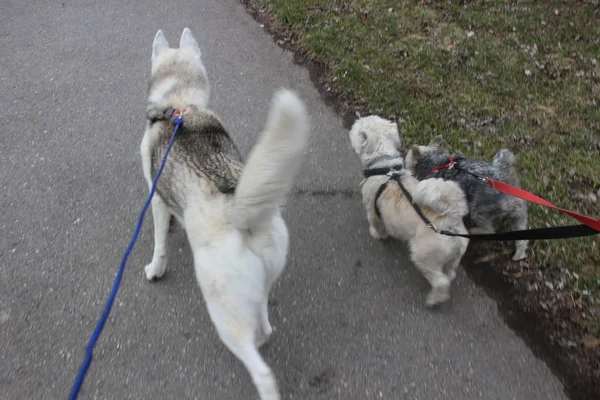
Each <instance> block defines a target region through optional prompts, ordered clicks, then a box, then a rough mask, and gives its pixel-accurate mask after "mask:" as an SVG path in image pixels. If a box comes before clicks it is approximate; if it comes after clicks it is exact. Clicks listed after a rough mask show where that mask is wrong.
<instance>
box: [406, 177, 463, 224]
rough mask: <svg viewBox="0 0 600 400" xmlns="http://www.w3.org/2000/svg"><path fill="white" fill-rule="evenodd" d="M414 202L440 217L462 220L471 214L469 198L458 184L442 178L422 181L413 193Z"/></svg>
mask: <svg viewBox="0 0 600 400" xmlns="http://www.w3.org/2000/svg"><path fill="white" fill-rule="evenodd" d="M413 200H414V201H415V203H417V204H419V205H422V206H425V207H428V208H430V209H432V210H433V211H435V212H436V213H438V214H439V215H452V216H454V217H457V218H462V217H464V216H465V215H467V214H468V213H469V206H468V204H467V198H466V196H465V193H464V192H463V191H462V189H461V188H460V186H459V185H458V183H456V182H453V181H445V180H443V179H441V178H430V179H425V180H423V181H420V182H419V183H418V184H417V186H416V188H415V191H414V193H413Z"/></svg>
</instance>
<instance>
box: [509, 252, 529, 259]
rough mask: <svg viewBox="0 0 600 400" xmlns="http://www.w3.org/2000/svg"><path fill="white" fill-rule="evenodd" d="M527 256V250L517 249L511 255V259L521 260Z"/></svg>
mask: <svg viewBox="0 0 600 400" xmlns="http://www.w3.org/2000/svg"><path fill="white" fill-rule="evenodd" d="M525 258H527V252H526V251H525V250H517V251H516V252H515V255H514V256H513V258H512V259H513V261H521V260H524V259H525Z"/></svg>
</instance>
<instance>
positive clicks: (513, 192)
mask: <svg viewBox="0 0 600 400" xmlns="http://www.w3.org/2000/svg"><path fill="white" fill-rule="evenodd" d="M453 168H456V169H457V170H459V171H463V172H465V173H467V174H469V175H471V176H474V177H475V178H477V179H479V180H481V181H484V182H486V183H487V184H488V185H489V186H490V187H491V188H492V189H495V190H497V191H499V192H502V193H504V194H507V195H509V196H513V197H517V198H519V199H522V200H525V201H528V202H530V203H535V204H539V205H542V206H546V207H550V208H553V209H555V210H558V211H560V212H563V213H565V214H567V215H569V216H571V217H573V218H575V219H576V220H577V221H579V222H581V223H583V224H585V225H587V226H589V227H590V228H592V229H594V230H595V231H596V232H600V220H598V219H596V218H592V217H588V216H586V215H582V214H579V213H576V212H574V211H570V210H566V209H564V208H560V207H558V206H555V205H554V204H552V203H550V202H549V201H546V200H544V199H542V198H541V197H538V196H536V195H534V194H532V193H529V192H528V191H526V190H523V189H521V188H518V187H516V186H513V185H509V184H508V183H505V182H500V181H496V180H494V179H492V178H484V177H481V176H478V175H475V174H473V173H471V172H469V171H467V170H465V169H462V168H460V167H459V166H457V165H456V160H455V159H454V157H453V156H450V157H448V163H446V164H443V165H438V166H437V167H434V168H432V169H430V170H429V172H437V171H439V170H440V169H453Z"/></svg>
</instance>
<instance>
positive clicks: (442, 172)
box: [406, 136, 527, 261]
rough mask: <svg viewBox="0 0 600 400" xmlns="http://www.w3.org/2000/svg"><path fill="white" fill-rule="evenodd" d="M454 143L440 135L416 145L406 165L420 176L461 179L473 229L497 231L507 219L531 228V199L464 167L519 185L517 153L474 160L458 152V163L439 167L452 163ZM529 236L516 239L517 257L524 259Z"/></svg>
mask: <svg viewBox="0 0 600 400" xmlns="http://www.w3.org/2000/svg"><path fill="white" fill-rule="evenodd" d="M450 152H451V149H450V146H449V145H448V144H447V143H446V141H445V140H444V139H443V138H442V137H441V136H436V137H435V138H434V139H433V140H432V141H431V143H429V145H427V146H413V148H412V149H410V150H409V151H408V152H407V154H406V167H407V168H408V169H410V170H411V171H412V172H413V173H414V174H415V176H416V177H417V179H427V178H432V177H436V178H442V179H446V180H450V181H454V182H458V184H459V185H460V186H461V188H462V190H463V191H464V192H465V194H466V195H467V201H468V202H469V222H470V224H471V225H473V227H471V228H470V230H469V231H470V233H472V234H480V233H494V232H495V230H496V227H497V225H498V223H502V222H504V223H505V224H506V225H508V226H510V227H511V228H512V229H514V230H524V229H527V202H526V201H524V200H521V199H518V198H516V197H512V196H508V195H505V194H503V193H500V192H498V191H496V190H494V189H492V188H491V187H489V186H488V185H486V184H484V183H482V182H481V181H479V180H478V179H476V178H475V177H473V176H472V175H469V174H468V173H465V172H464V171H461V169H462V170H465V171H468V172H471V173H473V174H475V175H478V176H482V177H489V178H492V179H495V180H498V181H502V182H506V183H509V184H511V185H513V186H517V187H518V186H519V177H518V176H517V173H516V171H515V168H514V165H515V155H514V154H513V153H512V152H511V151H509V150H507V149H502V150H500V151H499V152H498V153H496V156H495V157H494V160H493V161H492V162H491V163H489V162H485V161H473V160H469V159H468V158H465V157H463V156H459V155H454V156H453V157H454V159H455V161H456V167H458V168H452V169H446V168H442V169H437V170H436V169H435V168H436V167H439V166H442V165H444V164H447V163H448V160H449V157H450ZM526 252H527V240H520V241H517V242H516V251H515V254H514V256H513V260H515V261H517V260H522V259H524V258H525V257H526V256H527V254H526Z"/></svg>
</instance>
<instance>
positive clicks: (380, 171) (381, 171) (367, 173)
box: [363, 165, 402, 219]
mask: <svg viewBox="0 0 600 400" xmlns="http://www.w3.org/2000/svg"><path fill="white" fill-rule="evenodd" d="M401 169H402V165H394V166H393V167H391V168H371V169H365V170H364V171H363V176H364V177H365V178H366V179H368V178H370V177H372V176H382V175H387V176H389V177H390V179H391V177H392V176H393V174H398V172H399V171H400V170H401ZM390 179H388V180H387V181H385V183H383V184H382V185H381V186H379V189H377V193H376V194H375V202H374V203H375V204H374V206H375V214H376V215H377V218H379V219H381V211H380V210H379V205H378V204H377V201H378V200H379V197H381V195H382V194H383V191H384V190H385V188H386V187H387V185H388V184H389V183H390Z"/></svg>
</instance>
